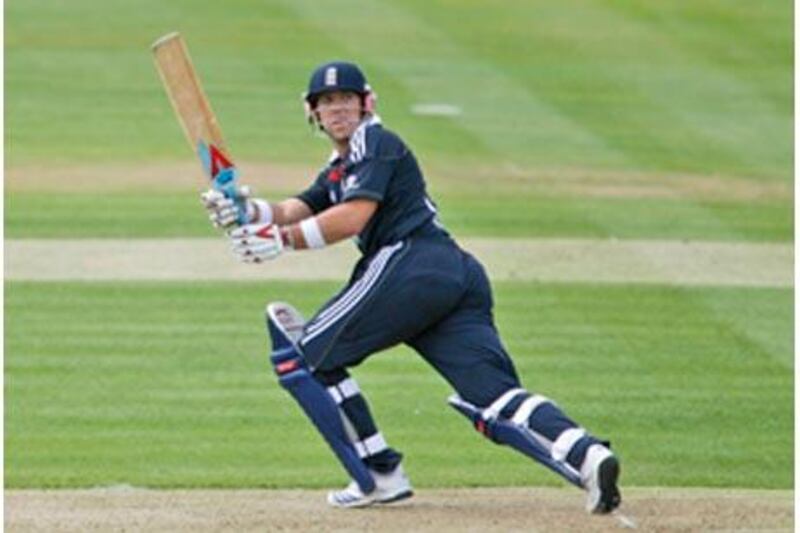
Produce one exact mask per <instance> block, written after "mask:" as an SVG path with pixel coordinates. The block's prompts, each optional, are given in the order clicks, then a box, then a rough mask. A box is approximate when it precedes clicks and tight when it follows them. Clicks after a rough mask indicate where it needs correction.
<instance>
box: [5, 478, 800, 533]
mask: <svg viewBox="0 0 800 533" xmlns="http://www.w3.org/2000/svg"><path fill="white" fill-rule="evenodd" d="M624 498H625V502H624V504H623V508H622V512H623V513H624V514H625V516H627V517H630V519H631V520H632V521H633V522H634V523H635V526H636V527H635V529H636V530H637V531H792V528H793V494H792V492H791V491H743V490H708V489H630V490H627V491H625V493H624ZM582 506H583V495H582V494H581V493H580V492H578V491H575V490H570V489H543V488H507V489H502V488H493V489H488V488H484V489H448V490H421V491H418V493H417V495H416V496H415V497H414V498H413V499H411V500H409V501H407V502H404V503H398V504H395V505H393V506H382V507H374V508H368V509H360V510H338V509H330V508H328V507H327V506H326V504H325V493H324V492H323V491H305V490H303V491H301V490H292V491H286V490H280V491H268V490H191V491H185V490H178V491H159V490H143V489H142V490H140V489H132V488H125V487H122V488H111V489H94V490H59V491H24V490H13V491H6V495H5V530H6V531H9V532H11V531H48V532H50V531H75V532H78V531H80V532H96V531H173V532H181V531H192V532H199V531H237V532H241V531H381V532H384V531H403V532H406V531H429V532H437V533H438V532H446V531H476V532H477V531H480V532H490V531H492V532H493V531H497V532H501V531H502V532H508V531H541V532H552V531H580V532H594V531H622V530H630V529H631V526H632V525H634V524H630V523H628V524H625V523H624V522H623V520H622V519H621V518H619V517H617V516H610V517H603V516H590V515H587V514H585V513H584V512H583V507H582Z"/></svg>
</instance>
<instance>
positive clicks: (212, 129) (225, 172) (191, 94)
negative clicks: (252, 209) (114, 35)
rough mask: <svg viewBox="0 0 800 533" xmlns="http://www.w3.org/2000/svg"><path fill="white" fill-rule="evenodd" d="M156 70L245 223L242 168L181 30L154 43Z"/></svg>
mask: <svg viewBox="0 0 800 533" xmlns="http://www.w3.org/2000/svg"><path fill="white" fill-rule="evenodd" d="M152 50H153V55H154V56H155V62H156V69H157V70H158V73H159V74H160V75H161V81H162V82H164V88H165V89H166V91H167V96H169V100H170V102H171V103H172V107H173V109H174V110H175V114H176V115H177V117H178V122H179V123H180V125H181V128H182V129H183V133H184V134H185V135H186V140H187V141H189V146H190V147H191V148H192V150H193V151H194V152H195V153H196V154H197V155H198V157H199V158H200V162H201V164H202V166H203V170H204V172H205V174H206V176H207V177H208V179H210V180H211V184H212V186H213V187H214V188H215V189H218V190H219V191H221V192H222V193H223V194H225V196H227V197H229V198H231V199H233V200H234V201H236V203H237V205H238V206H239V219H240V223H244V219H245V206H244V198H242V197H241V196H240V195H239V188H238V186H237V178H238V171H237V169H236V167H235V165H234V164H233V162H232V159H231V157H230V155H229V154H228V152H227V150H226V148H225V141H224V139H223V138H222V130H221V129H220V126H219V123H218V122H217V117H216V115H215V114H214V111H213V110H212V109H211V104H210V103H209V101H208V97H207V96H206V94H205V92H204V91H203V86H202V85H201V84H200V78H199V77H198V76H197V71H195V69H194V65H192V60H191V58H190V57H189V49H188V48H187V47H186V42H185V41H184V40H183V37H181V35H180V34H179V33H178V32H173V33H169V34H167V35H164V36H163V37H161V38H160V39H158V40H157V41H156V42H154V43H153V46H152Z"/></svg>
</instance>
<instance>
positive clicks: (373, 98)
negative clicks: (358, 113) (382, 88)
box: [363, 85, 378, 115]
mask: <svg viewBox="0 0 800 533" xmlns="http://www.w3.org/2000/svg"><path fill="white" fill-rule="evenodd" d="M377 100H378V95H377V94H375V93H374V92H373V91H372V89H371V88H370V86H369V85H367V93H366V94H365V95H364V98H363V101H364V112H365V113H369V114H370V115H372V114H374V113H375V105H376V103H377Z"/></svg>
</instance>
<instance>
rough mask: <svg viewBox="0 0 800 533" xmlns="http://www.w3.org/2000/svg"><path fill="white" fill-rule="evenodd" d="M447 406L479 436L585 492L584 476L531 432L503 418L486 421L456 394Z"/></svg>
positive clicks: (475, 409) (475, 408)
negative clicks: (527, 459)
mask: <svg viewBox="0 0 800 533" xmlns="http://www.w3.org/2000/svg"><path fill="white" fill-rule="evenodd" d="M447 402H448V403H449V404H450V405H451V406H452V407H453V408H454V409H455V410H456V411H458V412H459V413H461V414H462V415H464V416H465V417H467V419H468V420H470V421H471V422H472V424H473V425H474V426H475V429H477V430H478V432H479V433H481V434H482V435H484V436H485V437H486V438H488V439H490V440H491V441H492V442H494V443H497V444H505V445H507V446H511V447H512V448H514V449H515V450H517V451H519V452H522V453H523V454H525V455H527V456H528V457H530V458H532V459H534V460H536V461H537V462H539V463H541V464H543V465H544V466H546V467H547V468H549V469H550V470H552V471H553V472H555V473H556V474H558V475H560V476H561V477H563V478H564V479H566V480H567V481H569V482H570V483H572V484H573V485H575V486H577V487H581V488H583V484H582V483H581V478H580V474H579V473H578V472H576V471H575V470H573V469H572V468H570V467H569V465H567V464H566V463H563V462H561V461H556V460H555V459H553V457H552V455H551V454H550V452H549V451H548V450H547V449H546V448H545V447H544V446H542V444H540V443H539V442H538V441H537V440H536V438H535V437H534V436H533V435H532V434H531V432H530V431H529V430H528V429H527V428H525V427H522V426H520V425H518V424H515V423H514V422H512V421H510V420H506V419H504V418H501V417H499V416H490V417H489V418H486V417H485V416H484V413H483V412H482V411H481V409H479V408H478V407H476V406H474V405H472V404H471V403H469V402H467V401H465V400H463V399H462V398H461V397H460V396H459V395H457V394H453V395H452V396H450V398H448V399H447Z"/></svg>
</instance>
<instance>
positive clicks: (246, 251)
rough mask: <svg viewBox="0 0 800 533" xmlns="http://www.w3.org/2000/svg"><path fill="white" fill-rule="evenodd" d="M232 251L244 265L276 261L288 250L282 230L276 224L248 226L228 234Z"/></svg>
mask: <svg viewBox="0 0 800 533" xmlns="http://www.w3.org/2000/svg"><path fill="white" fill-rule="evenodd" d="M228 235H229V236H230V238H231V250H232V251H233V254H234V255H235V256H236V258H237V259H239V260H240V261H242V262H244V263H261V262H264V261H268V260H271V259H275V258H276V257H278V256H279V255H281V254H282V253H283V251H284V249H285V248H286V246H285V245H284V242H283V237H282V236H281V229H280V228H279V227H278V226H276V225H275V224H246V225H244V226H242V227H240V228H236V229H235V230H232V231H230V232H229V233H228Z"/></svg>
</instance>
